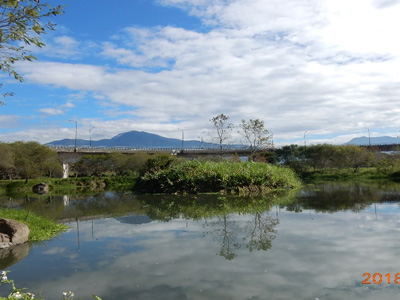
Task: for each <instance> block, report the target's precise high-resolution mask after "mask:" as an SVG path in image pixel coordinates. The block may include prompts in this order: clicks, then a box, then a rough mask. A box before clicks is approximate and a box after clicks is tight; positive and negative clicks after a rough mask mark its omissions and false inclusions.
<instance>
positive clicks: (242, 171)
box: [137, 161, 300, 193]
mask: <svg viewBox="0 0 400 300" xmlns="http://www.w3.org/2000/svg"><path fill="white" fill-rule="evenodd" d="M299 185H300V181H299V179H298V178H297V176H296V175H295V174H294V172H293V171H291V170H290V169H288V168H284V167H278V166H273V165H269V164H264V163H256V162H242V163H231V162H219V163H217V162H209V161H208V162H200V161H188V162H185V163H182V164H179V165H176V166H171V167H169V168H167V169H164V170H158V171H153V172H147V173H146V174H144V175H143V176H142V177H141V178H140V179H139V181H138V184H137V188H138V189H139V190H140V191H142V192H151V193H176V192H186V193H207V192H219V191H226V192H240V191H245V190H248V191H258V192H262V191H265V190H270V189H285V188H293V187H296V186H299Z"/></svg>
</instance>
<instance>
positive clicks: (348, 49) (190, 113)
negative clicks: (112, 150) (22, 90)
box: [19, 0, 400, 140]
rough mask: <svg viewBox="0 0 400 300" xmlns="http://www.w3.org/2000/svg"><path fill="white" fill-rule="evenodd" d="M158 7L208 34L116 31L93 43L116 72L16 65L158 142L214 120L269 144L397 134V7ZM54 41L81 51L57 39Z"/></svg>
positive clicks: (172, 0)
mask: <svg viewBox="0 0 400 300" xmlns="http://www.w3.org/2000/svg"><path fill="white" fill-rule="evenodd" d="M159 2H160V3H162V4H163V5H170V6H177V7H180V8H182V9H185V10H187V11H188V12H189V13H190V14H192V15H196V16H198V17H200V18H202V20H203V21H204V23H206V24H212V26H210V27H208V29H209V30H208V31H207V32H195V31H191V30H187V29H183V28H175V27H171V26H166V27H154V28H138V27H128V28H125V30H123V31H121V32H119V33H116V34H115V35H114V37H113V38H112V40H110V41H104V42H103V44H102V45H103V46H102V47H103V48H102V52H101V55H102V56H103V58H105V59H107V60H108V61H110V59H111V60H113V61H115V62H116V63H118V66H119V67H117V66H114V67H112V66H111V65H109V64H108V65H104V66H100V65H90V64H83V63H82V64H72V63H59V62H35V63H32V64H21V65H20V67H19V68H20V70H21V72H23V73H24V77H25V79H26V81H27V82H28V83H36V84H41V85H54V86H56V87H66V88H68V89H70V90H73V91H77V92H78V93H91V94H92V95H95V97H96V99H97V100H98V101H99V103H113V106H112V107H113V108H112V111H111V110H110V113H109V115H113V116H118V115H119V114H124V115H126V116H128V115H129V116H130V118H131V119H130V120H120V121H118V120H115V121H112V122H113V123H115V124H120V126H114V131H116V130H117V128H118V130H120V132H122V130H124V129H127V128H132V127H133V126H130V125H126V124H129V123H130V124H135V125H136V126H138V127H139V128H143V127H145V128H144V130H145V131H147V130H146V126H149V127H147V128H152V129H154V131H155V132H156V133H160V134H161V133H163V132H165V128H170V130H171V132H170V134H171V135H172V134H174V132H173V131H174V130H175V129H173V127H174V126H175V125H174V124H176V123H179V122H182V123H181V124H179V126H178V125H176V127H182V126H181V125H182V124H184V125H185V129H187V131H188V138H198V136H200V135H201V132H202V131H204V128H205V127H207V126H208V125H209V124H208V120H209V119H210V118H211V117H213V116H215V115H217V114H219V113H225V114H227V115H229V116H230V117H231V120H232V122H234V123H238V122H239V121H240V120H241V119H243V118H244V119H249V118H253V119H254V118H259V119H262V120H264V121H265V123H266V126H267V128H269V129H271V130H272V131H273V132H274V136H275V138H276V139H300V140H301V138H302V136H303V132H304V131H305V130H307V131H308V132H309V135H310V136H312V135H319V134H330V135H332V134H336V135H341V134H342V135H348V134H351V133H354V132H358V131H360V130H363V129H365V128H366V127H368V128H374V127H378V126H379V127H387V128H393V129H394V128H398V127H399V126H400V121H399V120H398V118H397V115H398V109H397V105H396V102H397V99H399V97H400V83H399V76H398V69H399V68H400V55H399V54H400V47H399V45H398V43H397V41H396V39H395V38H393V37H395V36H396V35H397V32H396V30H397V27H398V26H396V24H397V25H400V24H399V21H398V20H397V19H398V17H397V16H398V15H399V13H400V5H392V4H393V2H391V1H388V0H386V1H384V0H382V1H374V2H373V3H371V2H368V1H363V0H356V1H353V2H351V3H349V2H345V1H344V0H339V1H336V0H324V1H319V2H310V1H307V0H296V1H295V0H289V1H275V0H274V1H265V0H251V1H250V0H238V1H222V0H221V1H212V2H210V1H206V0H197V1H196V0H163V1H159ZM390 5H391V6H390ZM388 6H390V9H389V8H388ZM377 7H378V8H377ZM58 44H59V45H64V46H65V47H66V49H75V48H76V47H77V46H78V45H79V43H78V42H77V41H76V40H74V39H73V38H70V37H66V36H62V37H60V38H59V39H58ZM118 105H123V108H121V109H119V108H118ZM126 107H128V108H131V110H129V109H126ZM104 109H107V108H106V107H104ZM168 123H169V124H170V125H168V126H167V127H166V125H165V124H168ZM96 127H97V126H96ZM138 127H136V128H132V130H136V129H137V130H140V129H139V128H138ZM195 128H198V129H197V130H195ZM105 132H110V130H106V131H105ZM190 132H192V133H190ZM117 133H119V132H115V134H117ZM167 135H168V134H167ZM108 137H110V136H108Z"/></svg>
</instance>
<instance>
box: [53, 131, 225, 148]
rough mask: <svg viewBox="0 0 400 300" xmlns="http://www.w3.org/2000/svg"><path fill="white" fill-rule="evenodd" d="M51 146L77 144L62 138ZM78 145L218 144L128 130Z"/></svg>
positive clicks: (152, 146)
mask: <svg viewBox="0 0 400 300" xmlns="http://www.w3.org/2000/svg"><path fill="white" fill-rule="evenodd" d="M46 145H51V146H75V139H62V140H56V141H52V142H49V143H47V144H46ZM76 145H77V146H78V147H82V146H92V147H137V148H182V147H183V148H215V147H218V146H219V145H218V144H215V143H206V142H201V141H196V140H187V141H185V140H183V141H182V140H181V139H173V138H166V137H163V136H160V135H157V134H154V133H148V132H145V131H136V130H132V131H128V132H123V133H119V134H117V135H115V136H113V137H112V138H110V139H101V140H98V141H96V140H91V141H90V140H85V139H77V140H76Z"/></svg>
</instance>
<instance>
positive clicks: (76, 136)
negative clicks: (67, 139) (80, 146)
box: [68, 120, 78, 151]
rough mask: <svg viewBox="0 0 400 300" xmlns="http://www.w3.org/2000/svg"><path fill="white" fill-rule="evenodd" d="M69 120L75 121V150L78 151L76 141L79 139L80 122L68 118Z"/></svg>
mask: <svg viewBox="0 0 400 300" xmlns="http://www.w3.org/2000/svg"><path fill="white" fill-rule="evenodd" d="M68 121H70V122H74V123H75V151H76V141H77V139H78V122H77V121H75V120H68Z"/></svg>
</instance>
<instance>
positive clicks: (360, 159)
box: [332, 145, 374, 173]
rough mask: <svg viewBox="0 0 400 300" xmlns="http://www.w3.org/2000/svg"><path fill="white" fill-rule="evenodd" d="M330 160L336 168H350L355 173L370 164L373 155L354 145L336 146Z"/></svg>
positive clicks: (372, 160)
mask: <svg viewBox="0 0 400 300" xmlns="http://www.w3.org/2000/svg"><path fill="white" fill-rule="evenodd" d="M332 160H333V163H334V164H335V166H336V167H338V168H352V169H353V171H354V173H356V172H357V171H358V170H359V168H360V167H363V166H369V165H370V164H372V163H373V162H374V155H373V154H372V153H371V152H370V151H369V150H368V149H366V148H363V147H359V146H355V145H346V146H337V147H336V151H335V153H334V155H333V157H332Z"/></svg>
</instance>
